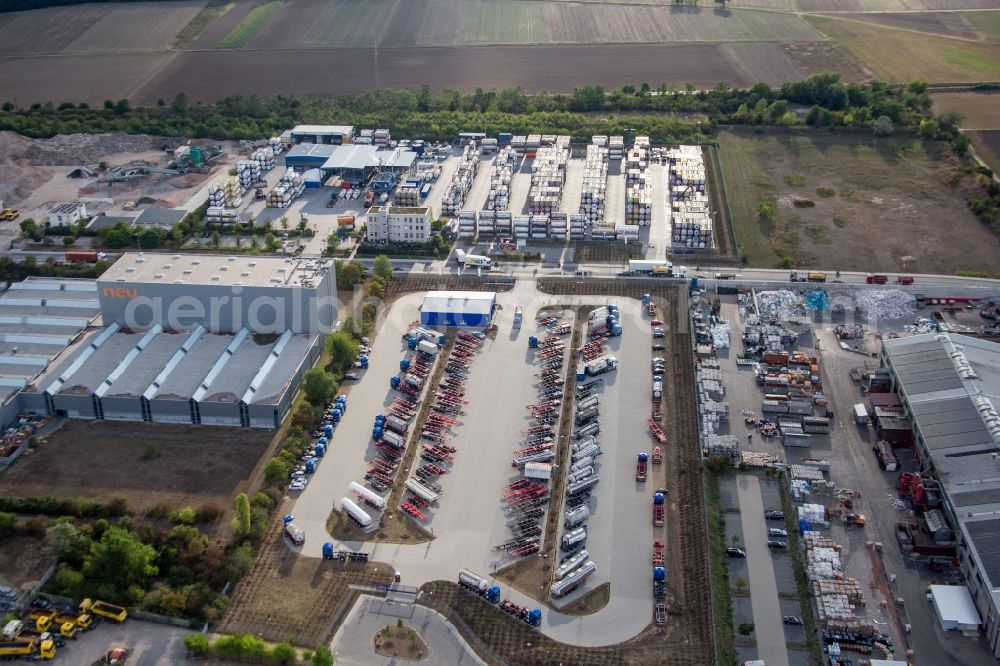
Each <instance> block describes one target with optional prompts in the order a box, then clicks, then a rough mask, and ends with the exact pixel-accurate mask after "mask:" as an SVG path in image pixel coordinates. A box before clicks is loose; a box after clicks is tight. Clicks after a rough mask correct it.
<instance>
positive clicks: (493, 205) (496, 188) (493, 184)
mask: <svg viewBox="0 0 1000 666" xmlns="http://www.w3.org/2000/svg"><path fill="white" fill-rule="evenodd" d="M516 167H517V153H515V152H514V151H513V150H512V149H511V148H510V147H504V148H503V149H501V150H500V152H499V153H498V154H497V157H496V159H495V160H493V168H492V169H491V171H490V193H489V195H487V197H486V205H485V206H484V208H485V209H486V210H507V208H508V206H510V181H511V179H512V178H513V177H514V169H515V168H516Z"/></svg>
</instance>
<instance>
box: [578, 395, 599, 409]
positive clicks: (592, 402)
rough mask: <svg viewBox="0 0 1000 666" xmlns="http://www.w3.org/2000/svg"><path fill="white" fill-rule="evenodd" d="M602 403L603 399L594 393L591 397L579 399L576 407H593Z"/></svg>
mask: <svg viewBox="0 0 1000 666" xmlns="http://www.w3.org/2000/svg"><path fill="white" fill-rule="evenodd" d="M600 403H601V399H600V398H598V397H597V396H596V395H592V396H590V397H589V398H584V399H583V400H577V402H576V408H577V409H578V410H584V409H590V408H591V407H596V406H597V405H599V404H600Z"/></svg>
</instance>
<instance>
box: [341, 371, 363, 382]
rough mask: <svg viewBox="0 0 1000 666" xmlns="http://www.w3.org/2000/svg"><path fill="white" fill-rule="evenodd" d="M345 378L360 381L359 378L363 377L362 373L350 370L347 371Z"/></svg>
mask: <svg viewBox="0 0 1000 666" xmlns="http://www.w3.org/2000/svg"><path fill="white" fill-rule="evenodd" d="M344 379H345V380H346V381H352V382H356V381H358V380H359V379H361V375H359V374H358V373H356V372H348V373H347V374H346V375H344Z"/></svg>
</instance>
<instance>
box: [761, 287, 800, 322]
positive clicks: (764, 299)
mask: <svg viewBox="0 0 1000 666" xmlns="http://www.w3.org/2000/svg"><path fill="white" fill-rule="evenodd" d="M757 309H758V313H759V314H760V316H761V317H762V318H763V319H766V320H774V319H777V320H786V319H790V318H792V317H801V316H803V315H804V314H805V308H804V307H803V305H802V299H801V298H800V297H799V295H798V294H796V293H795V292H793V291H788V290H787V289H778V290H776V291H760V292H757Z"/></svg>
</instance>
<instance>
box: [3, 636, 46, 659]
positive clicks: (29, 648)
mask: <svg viewBox="0 0 1000 666" xmlns="http://www.w3.org/2000/svg"><path fill="white" fill-rule="evenodd" d="M55 657H56V644H55V643H54V642H53V641H51V640H46V641H42V642H41V643H38V642H36V641H33V640H27V641H3V642H0V658H3V659H20V658H24V659H29V660H31V659H40V660H42V661H48V660H50V659H55Z"/></svg>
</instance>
